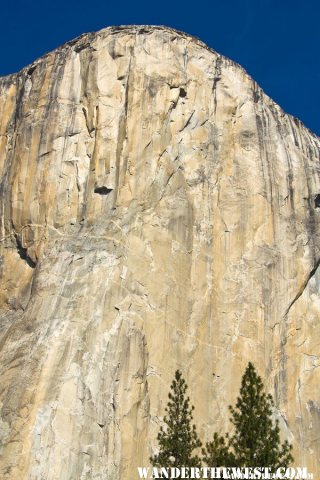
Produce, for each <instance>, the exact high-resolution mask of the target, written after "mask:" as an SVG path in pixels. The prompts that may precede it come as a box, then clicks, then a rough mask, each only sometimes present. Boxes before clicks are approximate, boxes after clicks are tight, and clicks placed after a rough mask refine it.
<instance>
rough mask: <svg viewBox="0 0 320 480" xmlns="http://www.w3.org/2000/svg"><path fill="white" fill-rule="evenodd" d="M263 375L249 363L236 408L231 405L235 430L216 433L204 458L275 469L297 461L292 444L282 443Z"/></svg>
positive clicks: (216, 463) (217, 463)
mask: <svg viewBox="0 0 320 480" xmlns="http://www.w3.org/2000/svg"><path fill="white" fill-rule="evenodd" d="M263 388H264V387H263V383H262V380H261V377H259V375H257V373H256V371H255V368H254V366H253V364H252V363H249V364H248V366H247V368H246V370H245V373H244V375H243V377H242V381H241V388H240V396H239V397H238V399H237V402H236V406H235V408H233V407H231V406H230V407H229V409H230V412H231V419H230V420H231V422H232V423H233V425H234V433H233V434H232V435H231V436H230V437H229V436H228V435H226V437H225V438H224V437H223V436H219V435H218V434H217V433H215V434H214V437H213V440H212V441H211V442H208V443H207V444H206V448H205V449H203V450H202V453H203V460H204V461H205V463H206V464H207V465H208V466H216V467H268V468H270V469H271V471H273V472H274V471H275V470H276V469H277V468H279V467H288V466H289V465H290V463H291V462H292V461H293V458H292V456H291V448H292V447H291V445H289V443H288V442H287V441H285V442H284V443H283V444H282V445H281V443H280V429H279V422H278V420H276V422H273V421H272V409H273V405H274V403H273V399H272V396H271V395H267V394H266V393H265V392H264V390H263Z"/></svg>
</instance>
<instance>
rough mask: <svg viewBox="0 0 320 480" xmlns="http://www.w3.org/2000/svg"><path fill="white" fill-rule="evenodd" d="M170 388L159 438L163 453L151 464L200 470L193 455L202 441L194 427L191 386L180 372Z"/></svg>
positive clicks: (198, 459) (176, 374) (198, 463)
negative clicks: (190, 394) (188, 385)
mask: <svg viewBox="0 0 320 480" xmlns="http://www.w3.org/2000/svg"><path fill="white" fill-rule="evenodd" d="M170 388H171V392H170V393H169V401H168V404H167V407H166V409H165V410H166V416H165V417H164V423H165V426H164V427H161V428H160V432H159V434H158V437H157V438H158V442H159V447H160V451H159V453H158V454H157V455H155V456H153V457H151V458H150V461H151V464H152V465H153V466H154V467H198V466H199V465H200V458H199V456H198V455H194V453H193V452H194V450H196V449H197V448H199V447H201V442H200V440H199V438H198V434H197V431H196V427H195V425H194V424H192V420H193V415H192V411H193V410H194V407H193V406H190V399H189V397H186V391H187V388H188V387H187V384H186V382H185V380H184V379H183V377H182V373H181V372H180V371H179V370H177V371H176V372H175V377H174V380H173V382H172V384H171V387H170Z"/></svg>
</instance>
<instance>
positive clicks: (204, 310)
mask: <svg viewBox="0 0 320 480" xmlns="http://www.w3.org/2000/svg"><path fill="white" fill-rule="evenodd" d="M0 112H1V116H0V181H1V184H0V185H1V187H0V189H1V190H0V191H1V211H0V215H1V252H0V253H1V289H0V308H1V321H0V370H1V384H0V437H1V445H2V447H1V448H2V450H1V453H2V456H1V460H0V476H1V478H2V479H10V480H22V479H28V480H40V479H43V480H85V479H88V480H89V479H90V480H107V479H108V480H117V479H119V480H129V479H130V480H131V479H133V478H136V467H137V466H138V465H148V459H149V456H150V454H151V453H153V452H155V449H156V447H157V443H156V434H157V432H158V429H159V425H160V423H161V417H162V415H163V413H164V407H165V404H166V401H167V393H168V390H169V386H170V383H171V380H172V377H173V374H174V371H175V370H176V369H177V368H180V369H181V370H182V371H183V374H184V376H185V378H186V379H187V382H188V385H189V387H190V393H191V400H192V403H194V405H195V407H196V410H195V416H196V420H197V424H198V425H199V427H200V435H201V437H202V439H205V438H206V437H210V435H211V434H212V432H213V431H214V430H216V429H221V431H224V430H225V429H226V428H227V427H228V417H229V413H228V404H229V403H233V402H234V400H235V397H236V395H237V393H238V390H239V385H240V379H241V375H242V373H243V371H244V368H245V366H246V364H247V362H248V361H249V360H251V361H252V362H253V363H254V364H255V365H256V368H257V370H258V372H259V374H260V375H261V376H262V377H263V379H264V381H265V384H266V387H267V389H268V391H269V392H270V393H272V395H273V396H274V398H275V402H276V409H275V412H274V414H275V417H277V418H278V419H279V420H280V425H281V431H282V436H283V438H287V439H288V440H289V441H290V442H292V443H293V445H294V456H295V465H299V466H308V467H309V469H310V470H311V471H312V472H313V473H314V474H315V478H317V475H318V476H319V473H320V471H319V465H318V459H319V456H320V439H319V432H320V393H319V392H320V390H319V385H320V368H319V366H320V357H319V355H320V320H319V315H320V291H319V288H320V267H319V263H320V208H319V207H320V162H319V156H320V141H319V139H318V138H317V137H316V136H315V135H313V134H312V133H311V132H310V131H308V130H307V129H306V128H305V127H304V126H303V125H302V124H301V123H300V121H298V120H297V119H295V118H293V117H291V116H289V115H287V114H285V113H284V112H283V111H282V110H281V108H280V107H279V106H278V105H276V104H275V103H274V102H273V101H272V100H271V99H270V98H269V97H268V96H266V95H265V94H264V93H263V91H262V90H261V89H260V87H259V86H258V85H257V84H256V83H255V82H254V81H253V80H252V79H251V78H250V77H249V76H248V74H247V73H246V72H245V71H244V70H243V69H242V68H241V67H239V66H238V65H237V64H235V63H234V62H232V61H231V60H229V59H227V58H224V57H222V56H221V55H219V54H217V53H216V52H214V51H212V50H210V49H209V48H207V47H206V46H205V45H204V44H203V43H202V42H200V41H199V40H197V39H195V38H193V37H190V36H188V35H186V34H183V33H181V32H177V31H174V30H171V29H169V28H165V27H144V26H137V27H135V26H133V27H119V28H107V29H104V30H102V31H100V32H98V33H92V34H86V35H83V36H81V37H80V38H78V39H76V40H74V41H72V42H69V43H67V44H66V45H64V46H62V47H61V48H58V49H57V50H55V51H54V52H51V53H49V54H47V55H45V56H44V57H43V58H41V59H39V60H37V61H35V62H34V63H33V64H32V65H30V66H29V67H27V68H24V69H23V70H22V71H21V72H19V73H18V74H14V75H10V76H7V77H3V78H0ZM213 372H215V373H216V375H215V376H213V375H212V373H213Z"/></svg>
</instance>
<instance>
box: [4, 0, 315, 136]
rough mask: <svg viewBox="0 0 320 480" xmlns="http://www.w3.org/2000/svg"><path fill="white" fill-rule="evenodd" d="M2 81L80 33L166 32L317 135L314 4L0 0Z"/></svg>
mask: <svg viewBox="0 0 320 480" xmlns="http://www.w3.org/2000/svg"><path fill="white" fill-rule="evenodd" d="M0 17H1V29H0V45H1V49H0V55H1V61H0V76H2V75H7V74H9V73H14V72H16V71H18V70H20V69H21V68H23V67H24V66H26V65H28V64H29V63H31V62H33V61H34V60H35V59H36V58H38V57H40V56H42V55H43V54H45V53H47V52H49V51H51V50H53V49H54V48H56V47H58V46H60V45H62V44H63V43H65V42H66V41H68V40H71V39H73V38H75V37H77V36H79V35H81V34H82V33H85V32H90V31H96V30H100V29H101V28H104V27H108V26H111V25H129V24H131V25H132V24H139V25H167V26H169V27H173V28H176V29H178V30H182V31H184V32H186V33H189V34H191V35H195V36H196V37H198V38H200V39H201V40H202V41H203V42H205V43H206V44H207V45H208V46H209V47H211V48H213V49H214V50H216V51H217V52H218V53H221V54H223V55H225V56H227V57H229V58H231V59H232V60H235V61H236V62H237V63H239V64H240V65H242V66H243V67H244V68H245V69H246V70H247V72H248V73H249V74H250V75H251V76H252V77H253V78H254V79H255V80H256V81H257V82H258V84H259V85H260V86H261V87H262V88H263V90H264V91H265V92H266V93H267V94H268V95H269V96H270V97H271V98H273V100H275V101H276V102H277V103H278V104H279V105H280V106H281V107H282V108H283V109H284V110H285V111H286V112H288V113H290V114H292V115H294V116H295V117H298V118H299V119H300V120H302V122H303V123H304V124H305V125H306V126H307V127H308V128H310V129H311V130H312V131H313V132H314V133H316V134H318V135H320V88H319V86H320V54H319V47H320V2H319V0H192V1H190V0H184V1H181V0H176V1H174V0H170V1H169V0H162V1H159V2H156V1H155V0H154V1H152V0H148V1H146V0H131V1H130V0H113V1H110V0H104V1H101V0H77V1H75V0H64V1H62V0H52V1H51V2H49V1H46V0H41V1H40V0H28V1H26V0H15V1H12V0H0Z"/></svg>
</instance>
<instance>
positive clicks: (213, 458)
mask: <svg viewBox="0 0 320 480" xmlns="http://www.w3.org/2000/svg"><path fill="white" fill-rule="evenodd" d="M202 455H203V460H204V463H205V464H206V465H208V466H210V467H234V466H235V464H236V463H235V457H234V455H233V453H232V452H231V451H230V448H229V437H228V434H227V435H226V439H225V438H224V437H223V436H222V435H218V434H217V433H216V432H215V433H214V434H213V440H212V441H211V442H207V443H206V447H205V448H203V449H202Z"/></svg>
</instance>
